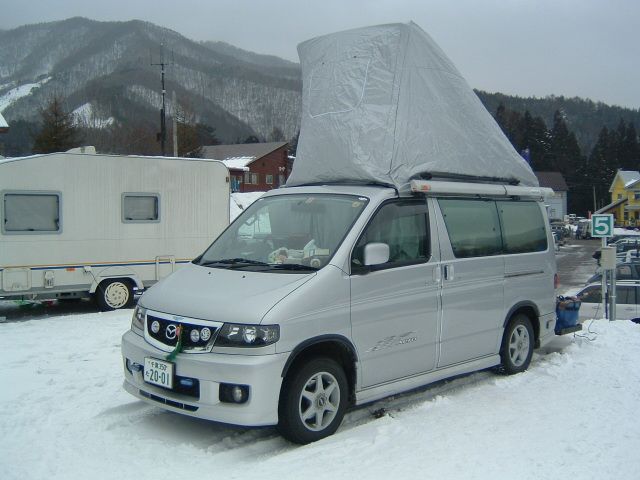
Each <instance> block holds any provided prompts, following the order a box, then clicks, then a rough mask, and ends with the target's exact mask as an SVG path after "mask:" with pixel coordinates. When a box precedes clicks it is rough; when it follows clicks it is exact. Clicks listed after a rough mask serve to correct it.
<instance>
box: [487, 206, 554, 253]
mask: <svg viewBox="0 0 640 480" xmlns="http://www.w3.org/2000/svg"><path fill="white" fill-rule="evenodd" d="M497 205H498V211H499V212H500V222H501V224H502V236H503V242H504V253H526V252H541V251H544V250H546V249H547V231H546V229H545V225H544V218H543V217H542V212H541V211H540V207H539V206H538V204H537V203H535V202H513V201H512V202H502V201H501V202H497Z"/></svg>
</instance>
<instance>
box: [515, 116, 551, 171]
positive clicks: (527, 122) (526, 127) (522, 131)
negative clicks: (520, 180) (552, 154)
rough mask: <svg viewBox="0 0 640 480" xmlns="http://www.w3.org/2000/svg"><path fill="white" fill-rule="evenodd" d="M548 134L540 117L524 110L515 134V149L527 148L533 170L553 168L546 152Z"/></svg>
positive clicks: (523, 149) (521, 150)
mask: <svg viewBox="0 0 640 480" xmlns="http://www.w3.org/2000/svg"><path fill="white" fill-rule="evenodd" d="M549 143H550V136H549V131H548V130H547V125H546V124H545V123H544V120H543V119H542V117H533V116H532V115H531V113H530V112H529V110H527V111H525V112H524V115H523V116H522V119H521V120H520V122H519V124H518V127H517V131H516V134H515V144H516V146H517V147H516V150H518V151H519V152H523V151H525V150H529V152H530V159H531V160H530V164H531V168H532V169H533V170H534V171H550V170H553V167H552V165H549V163H548V159H547V158H546V154H547V152H548V150H549Z"/></svg>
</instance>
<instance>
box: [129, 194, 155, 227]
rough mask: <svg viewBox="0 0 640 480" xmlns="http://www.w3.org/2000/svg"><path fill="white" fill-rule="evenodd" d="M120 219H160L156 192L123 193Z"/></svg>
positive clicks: (135, 221) (132, 220) (141, 220)
mask: <svg viewBox="0 0 640 480" xmlns="http://www.w3.org/2000/svg"><path fill="white" fill-rule="evenodd" d="M122 221H123V222H124V223H151V222H159V221H160V195H158V194H157V193H123V194H122Z"/></svg>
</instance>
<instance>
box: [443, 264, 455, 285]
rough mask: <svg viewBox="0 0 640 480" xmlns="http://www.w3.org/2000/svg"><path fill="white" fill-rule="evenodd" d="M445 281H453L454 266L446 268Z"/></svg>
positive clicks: (446, 266)
mask: <svg viewBox="0 0 640 480" xmlns="http://www.w3.org/2000/svg"><path fill="white" fill-rule="evenodd" d="M444 279H445V280H449V281H450V280H453V265H445V266H444Z"/></svg>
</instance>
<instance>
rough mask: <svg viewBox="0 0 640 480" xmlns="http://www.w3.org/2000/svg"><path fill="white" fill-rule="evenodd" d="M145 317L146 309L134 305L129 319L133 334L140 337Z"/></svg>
mask: <svg viewBox="0 0 640 480" xmlns="http://www.w3.org/2000/svg"><path fill="white" fill-rule="evenodd" d="M146 316H147V309H146V308H144V307H141V306H140V305H136V308H135V309H134V310H133V318H132V319H131V330H133V331H134V332H135V333H137V334H139V335H142V332H143V331H144V318H145V317H146Z"/></svg>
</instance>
